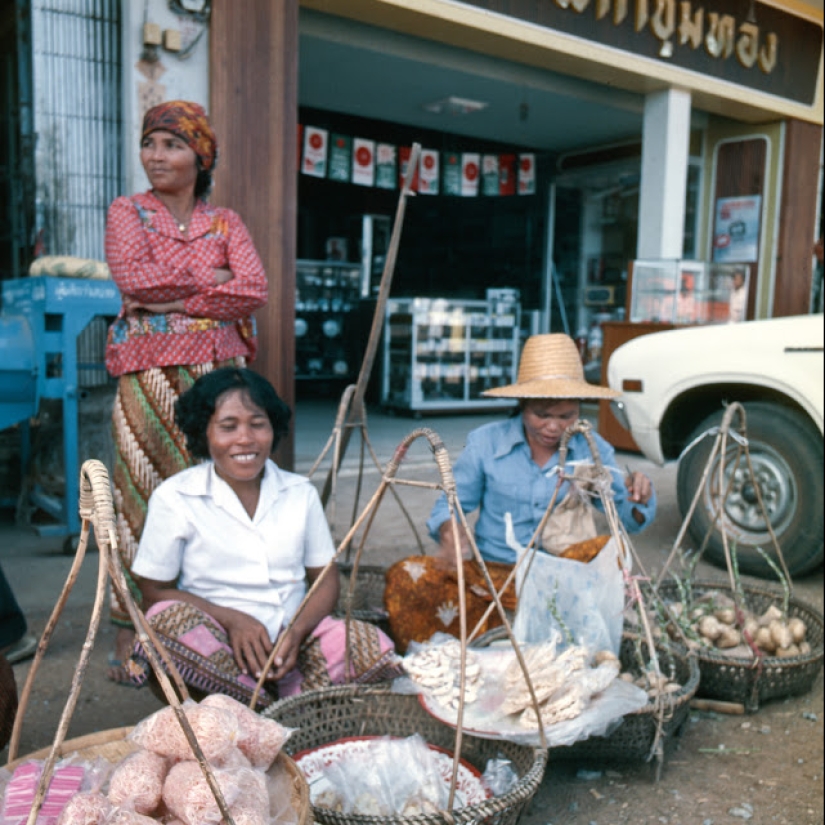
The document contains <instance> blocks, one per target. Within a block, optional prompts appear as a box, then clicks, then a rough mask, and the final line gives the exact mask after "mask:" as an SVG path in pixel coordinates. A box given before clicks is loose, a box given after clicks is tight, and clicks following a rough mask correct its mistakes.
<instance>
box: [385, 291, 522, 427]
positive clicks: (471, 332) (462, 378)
mask: <svg viewBox="0 0 825 825" xmlns="http://www.w3.org/2000/svg"><path fill="white" fill-rule="evenodd" d="M491 292H494V291H493V290H491ZM495 292H500V291H495ZM514 292H515V291H514V290H509V291H508V293H509V295H507V296H505V297H504V299H503V300H502V298H501V297H500V296H495V297H488V300H484V301H459V300H447V299H443V298H408V299H396V300H390V301H389V302H388V303H387V312H386V316H385V324H384V374H383V386H382V403H383V405H384V406H385V407H389V408H397V409H406V410H411V411H414V412H423V411H436V410H461V409H465V408H473V409H478V408H494V407H512V406H513V403H514V402H513V401H512V400H511V399H498V398H484V397H483V396H482V395H481V393H482V392H484V391H485V390H489V389H493V388H494V387H500V386H503V385H504V384H510V383H513V382H514V381H515V380H516V371H517V367H518V355H519V338H520V325H521V319H520V312H521V310H520V305H519V303H518V300H517V299H516V300H513V294H514Z"/></svg>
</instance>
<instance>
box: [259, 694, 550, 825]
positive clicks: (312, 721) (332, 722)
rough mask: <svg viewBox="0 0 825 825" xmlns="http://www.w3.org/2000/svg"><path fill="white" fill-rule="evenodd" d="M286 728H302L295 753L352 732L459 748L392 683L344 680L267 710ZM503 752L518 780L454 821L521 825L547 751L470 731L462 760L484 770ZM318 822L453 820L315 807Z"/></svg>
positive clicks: (292, 745)
mask: <svg viewBox="0 0 825 825" xmlns="http://www.w3.org/2000/svg"><path fill="white" fill-rule="evenodd" d="M263 715H264V716H268V717H270V718H273V719H277V720H278V721H279V722H280V723H281V724H282V725H286V726H287V727H290V728H297V730H296V731H295V733H293V734H292V736H291V737H290V738H289V740H288V741H287V744H286V748H287V750H288V751H289V752H290V753H298V752H299V751H302V750H306V749H311V748H317V747H321V746H323V745H326V744H330V743H332V742H335V741H337V740H339V739H343V738H345V737H349V736H400V737H406V736H411V735H412V734H415V733H419V734H421V736H422V737H423V738H424V739H425V740H426V741H427V742H429V743H430V744H432V745H436V746H438V747H441V748H445V749H447V750H453V749H454V747H455V731H454V730H453V729H452V728H449V727H447V726H446V725H444V724H443V723H442V722H440V721H438V720H436V719H434V718H433V717H432V716H430V715H429V714H428V713H427V712H426V711H425V710H424V709H423V708H422V707H421V704H420V703H419V701H418V697H417V696H415V695H402V694H397V693H393V692H392V690H391V687H390V686H389V685H388V684H377V685H364V686H355V685H342V686H339V687H329V688H321V689H319V690H312V691H307V692H306V693H302V694H300V695H299V696H294V697H290V698H288V699H281V700H280V701H278V702H274V703H273V704H271V705H270V706H269V707H268V708H266V709H265V710H264V711H263ZM502 755H503V756H504V757H506V758H507V759H509V760H510V761H511V762H512V763H513V767H514V769H515V770H516V773H517V774H518V777H519V779H518V782H517V783H516V784H515V786H514V787H513V788H512V789H511V790H509V791H508V792H507V793H506V794H504V795H502V796H498V797H493V798H491V799H487V800H484V801H483V802H479V803H477V804H475V805H468V806H466V807H464V808H460V809H457V810H455V811H453V812H452V820H451V821H452V822H455V823H481V822H483V823H485V825H515V823H517V822H518V820H519V818H520V817H521V814H522V812H523V811H524V809H525V808H526V807H527V805H528V803H529V802H530V800H531V799H532V798H533V796H534V795H535V793H536V791H537V790H538V787H539V784H540V783H541V780H542V777H543V776H544V769H545V766H546V763H547V751H545V750H543V749H541V748H532V747H528V746H526V745H517V744H514V743H512V742H500V741H494V740H488V739H481V738H479V737H477V736H471V735H469V734H466V733H465V734H464V736H463V740H462V746H461V757H462V759H464V760H466V761H467V762H469V763H470V764H471V765H473V766H474V767H475V768H477V769H478V770H479V771H481V772H483V771H484V769H485V767H486V765H487V761H488V760H489V759H495V758H499V757H500V756H502ZM312 813H313V815H314V817H315V820H316V821H317V822H320V823H324V825H355V823H359V825H360V824H361V823H363V825H367V824H368V823H369V825H377V823H385V825H405V824H406V823H422V825H423V824H424V823H433V825H436V823H438V825H442V823H445V822H447V821H448V820H447V819H445V818H444V817H443V816H441V815H439V814H422V815H417V816H401V815H397V816H380V817H379V816H364V815H356V814H344V813H339V812H335V811H332V810H330V809H329V808H323V807H320V806H315V805H313V806H312Z"/></svg>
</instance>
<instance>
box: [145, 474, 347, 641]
mask: <svg viewBox="0 0 825 825" xmlns="http://www.w3.org/2000/svg"><path fill="white" fill-rule="evenodd" d="M334 554H335V547H334V545H333V542H332V536H331V535H330V532H329V527H328V526H327V521H326V517H325V515H324V510H323V507H322V506H321V500H320V498H319V496H318V491H317V490H316V489H315V487H314V486H313V485H312V483H311V482H310V481H309V480H308V479H307V478H305V477H303V476H299V475H296V474H294V473H288V472H286V471H284V470H281V469H280V468H279V467H278V466H277V465H276V464H275V463H274V462H273V461H271V460H269V459H268V460H267V462H266V465H265V468H264V477H263V479H262V482H261V495H260V498H259V500H258V508H257V510H256V511H255V517H254V518H250V517H249V515H248V513H247V512H246V510H245V509H244V508H243V505H242V504H241V502H240V500H239V499H238V497H237V496H236V495H235V492H234V491H233V490H232V488H231V487H230V486H229V485H228V484H227V483H226V482H225V481H224V480H223V479H222V478H220V477H219V476H218V474H217V473H216V472H215V468H214V465H213V463H212V462H211V461H208V462H205V463H203V464H199V465H197V466H195V467H191V468H190V469H188V470H183V471H182V472H180V473H177V474H176V475H174V476H172V477H171V478H169V479H167V480H166V481H164V482H163V483H162V484H161V485H160V486H159V487H158V488H157V490H155V492H154V493H153V494H152V496H151V498H150V500H149V510H148V513H147V516H146V525H145V527H144V529H143V535H142V536H141V540H140V545H139V547H138V551H137V555H136V556H135V560H134V563H133V565H132V571H133V572H134V573H135V574H136V575H138V576H141V577H143V578H147V579H154V580H155V581H163V582H165V581H177V586H178V588H179V589H181V590H185V591H187V592H189V593H193V594H195V595H198V596H200V597H201V598H204V599H206V600H208V601H210V602H213V603H215V604H217V605H220V606H222V607H231V608H234V609H236V610H241V611H243V612H244V613H248V614H249V615H251V616H254V617H255V618H256V619H258V620H259V621H260V622H262V623H263V624H264V625H265V626H266V629H267V631H268V632H269V636H270V639H271V640H272V641H273V642H274V641H275V639H276V638H277V636H278V633H279V632H280V630H281V628H282V627H283V626H285V625H286V623H287V622H288V621H289V619H290V618H292V616H293V615H294V614H295V611H296V610H297V609H298V605H299V604H300V603H301V600H302V599H303V597H304V594H305V593H306V581H305V568H307V567H323V566H324V565H326V563H327V562H328V561H329V560H330V559H331V558H332V557H333V555H334Z"/></svg>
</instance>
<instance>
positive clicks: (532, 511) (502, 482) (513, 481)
mask: <svg viewBox="0 0 825 825" xmlns="http://www.w3.org/2000/svg"><path fill="white" fill-rule="evenodd" d="M593 438H594V440H595V443H596V446H597V448H598V451H599V456H600V457H601V461H602V464H603V465H604V466H605V467H607V468H609V469H610V470H611V473H612V476H613V501H614V503H615V505H616V510H617V512H618V515H619V518H620V519H621V520H622V523H623V524H624V526H625V527H626V529H627V531H628V533H638V532H641V531H642V530H644V528H645V527H647V525H648V524H650V522H651V521H653V518H654V516H655V515H656V493H655V491H654V492H653V494H652V495H651V498H650V500H649V501H648V502H647V503H646V504H640V503H638V502H632V501H630V498H629V496H628V490H627V487H625V483H624V478H625V473H624V472H623V471H622V470H621V469H619V467H618V466H617V464H616V453H615V450H614V449H613V447H611V446H610V444H608V443H607V441H605V440H604V439H603V438H602V437H601V436H600V435H598V434H596V433H593ZM592 461H593V456H592V453H591V452H590V447H589V446H588V443H587V441H586V439H585V437H584V436H583V435H581V434H580V433H579V434H576V435H574V436H573V437H572V438H571V439H570V441H569V442H568V449H567V464H568V469H569V465H570V464H571V463H575V462H579V463H582V462H583V463H592ZM558 463H559V456H558V453H556V454H555V455H554V456H553V457H552V458H551V459H550V460H549V461H548V462H547V464H546V465H545V466H544V467H539V466H538V464H536V463H535V462H534V461H533V458H532V455H531V453H530V445H529V444H528V443H527V438H526V436H525V435H524V427H523V425H522V419H521V416H520V415H518V416H514V417H512V418H508V419H506V420H504V421H496V422H493V423H491V424H485V425H483V426H481V427H478V428H477V429H475V430H473V431H472V432H470V434H469V435H468V436H467V445H466V447H465V448H464V450H463V451H462V453H461V455H459V457H458V458H457V459H456V462H455V464H454V465H453V475H454V477H455V483H456V493H457V495H458V500H459V502H460V503H461V508H462V510H463V511H464V513H465V514H469V513H472V512H473V511H474V510H475V509H476V508H477V507H480V510H479V515H478V521H477V522H476V526H475V539H476V544H477V546H478V549H479V552H480V553H481V555H482V557H483V558H484V559H485V560H486V561H503V562H509V563H514V562H515V560H516V554H515V552H514V551H513V550H511V549H510V548H509V547H508V546H507V543H506V541H505V536H504V514H505V513H508V512H509V513H511V514H512V518H513V528H514V530H515V536H516V540H517V541H518V543H519V544H521V545H522V546H525V545H526V544H527V543H528V542H529V541H530V539H531V538H532V537H533V534H534V533H535V531H536V529H537V528H538V526H539V522H540V521H541V519H542V517H543V516H544V513H545V511H546V510H547V505H548V504H549V503H550V499H551V497H552V495H553V491H554V490H555V488H556V485H557V483H558ZM569 489H570V482H568V481H565V482H563V483H562V485H561V489H560V490H559V492H558V495H557V496H556V503H557V504H558V503H559V502H561V501H563V500H564V498H565V496H566V495H567V493H568V491H569ZM594 503H595V505H596V507H598V508H599V509H600V510H603V507H602V503H601V499H600V497H598V496H597V497H596V499H595V501H594ZM634 507H635V508H636V509H638V511H639V512H640V513H641V514H642V515H643V516H644V521H643V522H642V523H641V524H639V523H638V522H637V521H636V520H635V519H634V518H633V515H632V510H633V508H634ZM449 517H450V511H449V508H448V506H447V498H446V496H445V495H444V494H443V493H442V494H441V496H439V498H438V500H437V501H436V503H435V505H434V507H433V509H432V512H431V513H430V518H429V519H428V520H427V529H428V530H429V533H430V535H431V536H432V538H433V539H434V540H435V541H438V540H439V536H438V530H439V527H440V526H441V525H442V524H443V523H444V522H445V521H447V519H449Z"/></svg>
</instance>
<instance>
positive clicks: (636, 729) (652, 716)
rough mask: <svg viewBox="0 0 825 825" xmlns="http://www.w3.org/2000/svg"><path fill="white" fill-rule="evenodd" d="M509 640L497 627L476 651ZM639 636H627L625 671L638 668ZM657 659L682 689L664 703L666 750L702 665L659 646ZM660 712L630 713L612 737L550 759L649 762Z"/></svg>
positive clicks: (556, 752) (558, 750)
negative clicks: (645, 760)
mask: <svg viewBox="0 0 825 825" xmlns="http://www.w3.org/2000/svg"><path fill="white" fill-rule="evenodd" d="M504 638H506V631H505V630H504V628H503V627H494V628H493V629H492V630H488V631H487V632H486V633H484V634H482V635H481V636H479V637H478V639H476V640H475V642H473V645H472V646H473V647H487V646H488V645H489V644H491V643H492V642H494V641H498V640H501V639H504ZM634 639H635V636H633V635H631V634H629V633H625V634H624V635H623V636H622V644H621V648H620V649H619V659H620V660H621V663H622V669H623V670H630V669H633V667H634V665H635V664H636V651H635V643H634ZM642 653H643V654H646V653H647V644H646V643H644V642H643V643H642ZM656 655H657V656H658V657H659V666H660V668H661V671H662V673H663V674H664V675H665V676H670V674H671V669H672V672H673V676H674V678H675V680H676V681H677V682H679V684H681V686H682V689H681V690H679V691H677V692H676V693H672V694H667V695H666V696H665V697H664V701H665V702H666V703H667V705H666V707H665V716H664V720H663V724H662V735H663V736H664V737H665V739H664V748H665V751H666V750H667V746H668V745H669V744H670V743H671V742H672V740H673V735H674V734H675V733H677V732H678V730H679V728H680V727H681V725H682V723H683V722H684V721H685V719H686V718H687V715H688V713H689V712H690V700H691V699H692V698H693V697H694V696H695V694H696V689H697V687H698V686H699V665H698V663H697V661H696V657H695V656H688V655H687V654H686V653H685V652H684V651H682V650H674V649H673V648H670V647H668V648H665V647H663V646H661V645H657V646H656ZM656 724H657V717H656V708H655V705H654V704H653V703H652V702H650V703H648V705H647V706H646V707H643V708H640V709H639V710H635V711H633V712H632V713H628V714H626V715H625V716H624V718H623V719H622V722H621V724H620V725H619V726H618V727H617V728H616V730H614V731H613V732H612V733H611V734H610V735H609V736H590V737H588V738H587V739H582V740H580V741H579V742H574V743H573V744H572V745H559V746H556V747H551V748H550V749H549V759H550V760H551V761H557V760H562V759H571V760H572V759H577V760H584V759H591V758H593V759H599V760H610V761H619V760H622V761H624V760H637V759H647V758H648V757H649V756H650V754H651V750H652V748H653V745H654V742H655V737H656Z"/></svg>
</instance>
